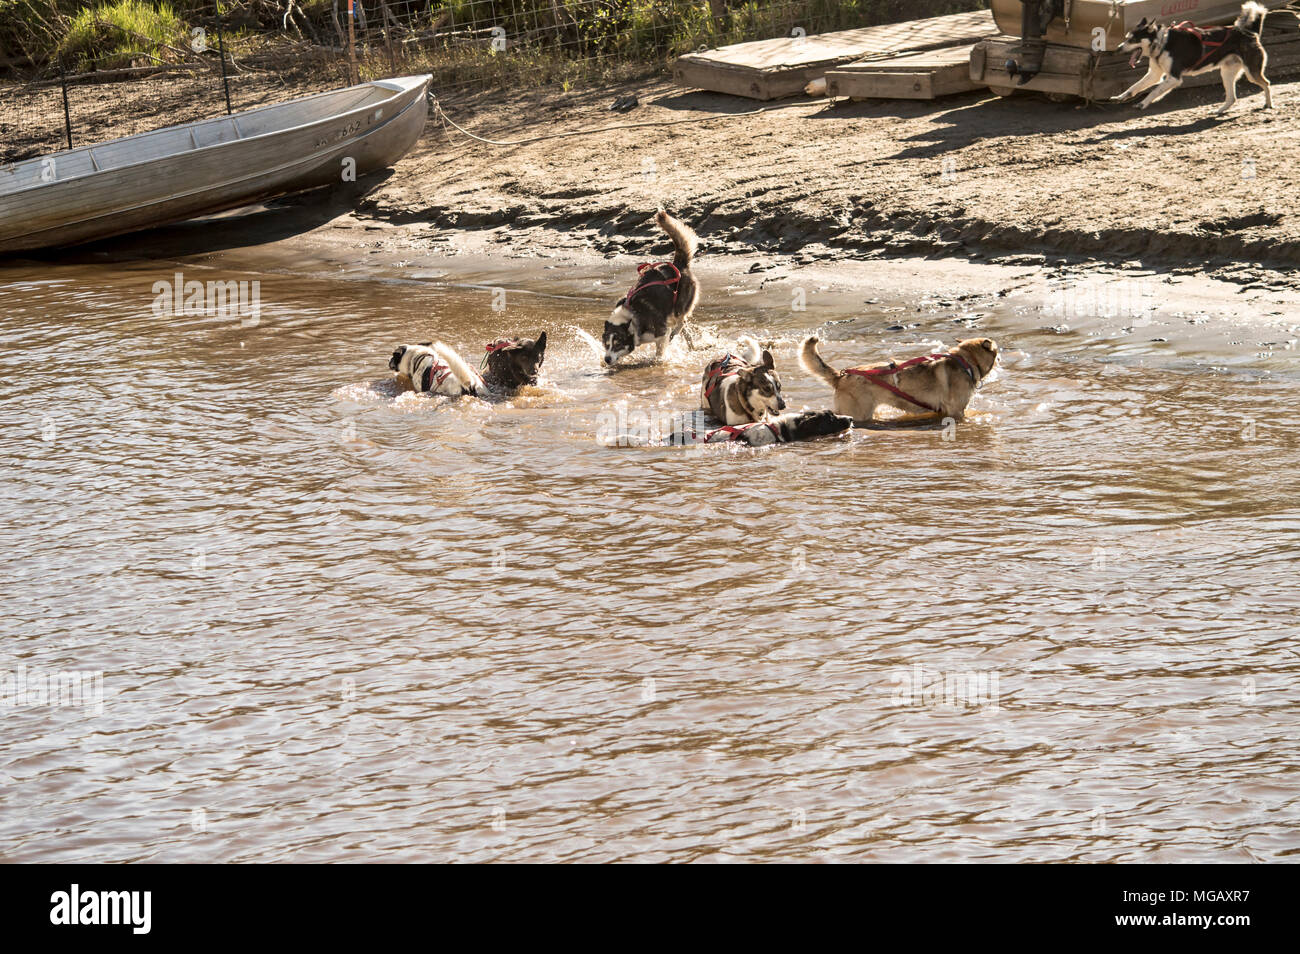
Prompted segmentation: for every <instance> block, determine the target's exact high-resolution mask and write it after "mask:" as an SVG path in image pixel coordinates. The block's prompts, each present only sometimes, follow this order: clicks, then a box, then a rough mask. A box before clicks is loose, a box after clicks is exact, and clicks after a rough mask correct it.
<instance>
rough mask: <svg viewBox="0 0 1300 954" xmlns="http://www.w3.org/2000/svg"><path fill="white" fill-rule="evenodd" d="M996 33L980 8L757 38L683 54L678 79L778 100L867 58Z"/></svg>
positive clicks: (964, 41)
mask: <svg viewBox="0 0 1300 954" xmlns="http://www.w3.org/2000/svg"><path fill="white" fill-rule="evenodd" d="M996 33H997V28H996V27H995V26H994V24H993V15H992V14H991V13H989V11H988V10H975V11H973V12H970V13H956V14H953V15H951V16H946V17H931V18H929V19H927V20H913V21H911V22H907V23H889V24H885V25H883V26H874V27H865V28H863V29H861V30H843V31H840V32H836V33H823V34H821V35H819V36H809V37H777V38H776V39H772V40H756V41H754V42H751V43H737V44H734V45H732V46H723V47H719V48H718V49H716V50H707V51H705V52H703V53H688V54H686V55H685V56H681V57H679V58H678V59H677V62H676V64H675V65H674V67H673V80H674V81H675V82H676V83H677V85H679V86H689V87H693V88H696V89H707V90H711V91H713V92H718V93H731V94H732V95H735V96H745V97H748V98H750V99H760V100H768V99H779V98H780V97H782V96H796V95H798V94H799V93H801V92H803V88H804V87H805V86H807V85H808V83H810V82H811V81H812V80H815V79H820V78H822V77H823V76H825V75H826V71H827V70H828V69H830V68H832V67H835V66H840V65H843V64H846V63H852V62H853V61H855V60H861V59H863V58H864V57H872V56H875V57H879V56H890V55H893V54H895V53H905V52H918V51H921V50H936V49H941V48H943V47H950V46H959V45H962V44H970V43H974V42H975V41H976V40H980V39H983V38H984V37H989V36H994V35H996Z"/></svg>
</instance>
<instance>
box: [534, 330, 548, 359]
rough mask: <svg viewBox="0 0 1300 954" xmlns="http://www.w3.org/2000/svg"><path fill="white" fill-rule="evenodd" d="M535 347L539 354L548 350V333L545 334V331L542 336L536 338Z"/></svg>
mask: <svg viewBox="0 0 1300 954" xmlns="http://www.w3.org/2000/svg"><path fill="white" fill-rule="evenodd" d="M534 346H535V347H536V349H537V352H538V354H541V353H542V352H543V351H545V350H546V332H545V331H543V332H542V333H541V334H540V335H538V336H537V338H536V339H535V341H534Z"/></svg>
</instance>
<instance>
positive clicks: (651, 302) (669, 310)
mask: <svg viewBox="0 0 1300 954" xmlns="http://www.w3.org/2000/svg"><path fill="white" fill-rule="evenodd" d="M655 222H657V223H658V224H659V227H660V228H661V229H663V230H664V231H665V232H666V233H667V234H668V237H669V238H670V239H672V242H673V260H672V261H671V262H650V263H647V264H645V265H641V266H640V267H639V268H638V269H637V274H638V276H639V277H638V278H637V282H636V284H635V285H633V286H632V287H631V289H629V290H628V293H627V294H626V295H624V296H623V300H622V301H620V302H619V303H618V304H617V305H615V306H614V311H613V314H611V315H610V316H609V319H608V320H607V321H606V322H605V331H604V333H603V334H602V336H601V341H602V343H603V344H604V346H605V364H606V365H607V366H612V365H614V364H616V363H617V362H618V360H619V359H620V358H623V357H626V356H627V355H629V354H631V353H632V352H633V351H635V350H636V349H637V348H638V347H639V346H640V345H643V344H648V343H649V342H651V341H653V342H654V344H655V358H656V359H657V360H658V359H662V358H663V356H664V349H665V348H667V347H668V342H669V341H671V340H672V339H673V337H675V336H676V335H677V333H678V332H679V331H681V330H682V326H683V325H685V324H686V320H687V319H688V318H690V317H691V312H692V311H694V310H695V304H696V302H698V301H699V299H700V286H699V284H698V283H697V282H696V281H695V275H694V274H693V273H692V272H691V262H692V260H694V258H695V250H696V248H697V246H698V245H699V239H697V238H696V236H695V233H694V232H692V231H691V230H690V228H688V227H687V226H686V225H685V224H683V223H682V222H680V221H678V220H677V219H675V218H673V217H672V216H671V215H669V214H668V213H667V212H665V211H664V210H663V209H660V210H659V212H658V214H657V215H655Z"/></svg>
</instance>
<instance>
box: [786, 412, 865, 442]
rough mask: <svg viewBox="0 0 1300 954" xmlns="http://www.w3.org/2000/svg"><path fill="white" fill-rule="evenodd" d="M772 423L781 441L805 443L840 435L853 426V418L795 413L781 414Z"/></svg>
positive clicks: (840, 415) (830, 413)
mask: <svg viewBox="0 0 1300 954" xmlns="http://www.w3.org/2000/svg"><path fill="white" fill-rule="evenodd" d="M773 423H775V424H776V426H777V427H778V428H780V430H781V440H783V441H806V440H811V439H812V438H814V437H826V436H827V435H829V434H841V433H843V432H844V431H847V430H848V429H849V428H850V427H852V426H853V418H851V417H845V416H844V415H843V414H836V413H835V412H834V411H795V412H792V413H790V414H782V415H781V416H780V417H778V418H776V419H775V420H774V421H773Z"/></svg>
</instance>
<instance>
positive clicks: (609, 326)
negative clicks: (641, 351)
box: [600, 305, 637, 367]
mask: <svg viewBox="0 0 1300 954" xmlns="http://www.w3.org/2000/svg"><path fill="white" fill-rule="evenodd" d="M600 341H601V344H603V345H604V346H605V366H606V367H612V366H613V365H615V364H617V363H618V360H619V359H620V358H625V357H627V356H628V355H629V354H631V353H632V352H633V351H635V350H636V344H637V342H636V335H635V334H634V333H633V332H632V313H631V312H630V311H628V310H627V309H626V308H624V307H623V306H622V305H619V306H618V307H617V308H615V309H614V313H613V314H612V315H610V316H609V320H608V321H606V322H605V330H604V332H603V333H602V334H601V336H600Z"/></svg>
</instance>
